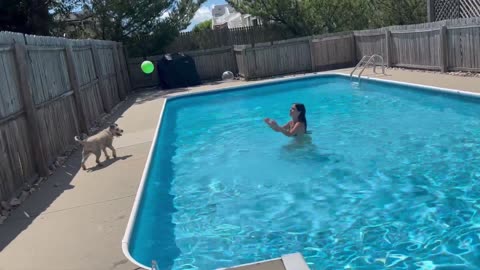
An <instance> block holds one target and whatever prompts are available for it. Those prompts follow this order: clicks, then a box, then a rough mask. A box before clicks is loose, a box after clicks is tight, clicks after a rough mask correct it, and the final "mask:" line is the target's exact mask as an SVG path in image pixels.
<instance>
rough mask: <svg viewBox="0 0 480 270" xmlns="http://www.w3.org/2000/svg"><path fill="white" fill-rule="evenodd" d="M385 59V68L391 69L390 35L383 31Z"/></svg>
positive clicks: (388, 32) (387, 31)
mask: <svg viewBox="0 0 480 270" xmlns="http://www.w3.org/2000/svg"><path fill="white" fill-rule="evenodd" d="M385 58H386V62H387V67H392V33H391V32H390V30H388V29H387V30H385Z"/></svg>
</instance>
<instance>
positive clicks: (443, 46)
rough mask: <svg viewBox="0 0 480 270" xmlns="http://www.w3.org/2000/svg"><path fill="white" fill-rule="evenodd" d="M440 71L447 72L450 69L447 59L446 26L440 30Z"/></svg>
mask: <svg viewBox="0 0 480 270" xmlns="http://www.w3.org/2000/svg"><path fill="white" fill-rule="evenodd" d="M439 42H440V46H439V48H440V70H441V71H442V72H447V69H448V59H447V46H448V45H447V42H448V40H447V27H446V26H445V25H444V26H442V28H440V38H439Z"/></svg>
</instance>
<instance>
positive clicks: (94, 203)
mask: <svg viewBox="0 0 480 270" xmlns="http://www.w3.org/2000/svg"><path fill="white" fill-rule="evenodd" d="M350 71H351V69H342V70H337V71H333V72H341V73H349V72H350ZM331 72H332V71H330V72H329V73H331ZM387 74H388V76H383V75H374V76H373V75H372V72H371V71H370V72H368V74H366V75H367V76H372V77H375V78H379V79H386V80H394V81H403V82H409V83H417V84H425V85H432V86H437V87H446V88H454V89H458V90H464V91H470V92H477V93H480V78H472V77H460V76H452V75H443V74H437V73H427V72H416V71H403V70H387ZM299 76H303V74H300V75H294V76H285V77H279V78H288V77H299ZM270 80H272V79H269V80H263V81H270ZM273 80H274V79H273ZM255 82H258V81H253V82H244V81H232V82H225V83H223V82H222V83H209V84H206V85H202V86H199V87H194V88H188V89H183V90H187V91H200V90H207V89H219V88H223V87H230V86H240V85H248V84H252V83H255ZM179 91H180V90H179ZM164 94H165V92H161V91H144V92H139V93H136V94H133V95H131V96H130V97H129V99H128V100H127V101H125V102H124V103H123V104H121V105H120V108H119V111H118V112H117V113H115V114H114V115H112V116H111V119H112V121H115V120H116V122H117V123H118V124H119V125H120V127H121V128H123V129H124V130H125V135H124V136H123V137H121V138H118V139H116V141H115V142H114V145H115V147H116V148H117V152H118V156H119V158H118V159H117V160H110V161H107V162H106V166H105V167H104V168H100V169H98V170H93V171H91V172H85V171H82V170H81V169H80V155H81V153H80V151H76V152H75V153H74V154H73V155H72V156H71V157H70V159H69V160H68V161H67V163H66V164H65V165H64V166H63V167H62V168H60V169H59V170H57V171H56V172H55V174H54V175H53V176H51V177H49V179H48V180H47V181H46V182H45V183H43V184H42V185H41V187H40V190H38V191H36V192H35V193H33V194H32V195H31V196H30V197H29V198H28V199H27V200H26V201H25V202H24V203H23V204H22V205H21V206H20V207H19V208H17V209H16V210H14V211H13V212H12V214H11V216H10V217H9V219H7V221H5V223H4V224H3V225H0V270H29V269H42V270H43V269H46V270H47V269H48V270H53V269H55V270H56V269H59V270H60V269H61V270H70V269H72V270H77V269H79V270H80V269H82V270H83V269H89V270H96V269H98V270H104V269H107V270H108V269H110V270H113V269H115V270H133V269H140V268H138V267H137V266H135V265H134V264H132V263H131V262H129V261H128V260H127V259H126V258H125V256H124V255H123V253H122V250H121V240H122V237H123V235H124V232H125V228H126V224H127V221H128V218H129V215H130V212H131V210H132V205H133V201H134V198H135V194H136V192H137V189H138V185H139V182H140V179H141V175H142V173H143V170H144V166H145V162H146V159H147V156H148V152H149V149H150V145H151V142H152V139H153V136H154V131H155V128H156V125H157V121H158V116H159V113H160V110H161V108H162V104H163V103H164V99H163V98H162V96H163V95H164ZM103 159H104V157H103V156H102V160H103ZM93 165H94V158H90V159H89V160H88V162H87V166H88V167H92V166H93ZM225 267H228V266H225Z"/></svg>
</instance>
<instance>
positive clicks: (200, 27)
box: [192, 19, 212, 32]
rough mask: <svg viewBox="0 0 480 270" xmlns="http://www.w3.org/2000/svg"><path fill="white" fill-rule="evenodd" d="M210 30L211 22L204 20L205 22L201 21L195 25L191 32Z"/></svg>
mask: <svg viewBox="0 0 480 270" xmlns="http://www.w3.org/2000/svg"><path fill="white" fill-rule="evenodd" d="M211 29H212V20H211V19H210V20H206V21H203V22H201V23H199V24H197V25H195V27H193V30H192V31H193V32H202V31H204V30H211Z"/></svg>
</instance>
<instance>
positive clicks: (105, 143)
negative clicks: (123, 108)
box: [75, 124, 123, 170]
mask: <svg viewBox="0 0 480 270" xmlns="http://www.w3.org/2000/svg"><path fill="white" fill-rule="evenodd" d="M122 134H123V129H120V128H119V127H118V125H117V124H113V125H110V127H108V128H106V129H104V130H102V131H100V132H99V133H98V134H95V135H93V136H91V137H88V136H87V135H86V134H82V135H81V137H78V136H75V141H77V142H79V143H80V144H81V145H83V151H82V169H84V170H86V169H87V167H86V166H85V162H86V161H87V158H88V157H89V156H90V155H91V154H94V155H95V156H96V158H97V159H96V160H95V161H96V162H97V164H98V166H102V164H101V163H100V156H101V154H102V153H101V152H102V150H103V153H104V154H105V157H106V159H109V158H110V157H109V156H108V154H107V147H108V148H110V150H112V155H113V157H114V158H116V157H117V152H116V151H115V148H113V145H112V143H113V138H114V137H120V136H122Z"/></svg>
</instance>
